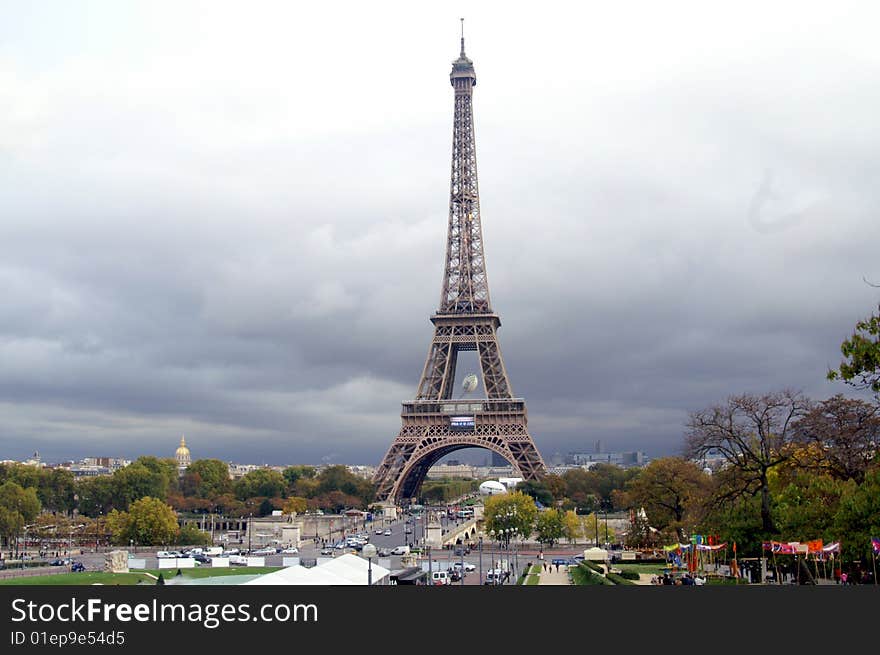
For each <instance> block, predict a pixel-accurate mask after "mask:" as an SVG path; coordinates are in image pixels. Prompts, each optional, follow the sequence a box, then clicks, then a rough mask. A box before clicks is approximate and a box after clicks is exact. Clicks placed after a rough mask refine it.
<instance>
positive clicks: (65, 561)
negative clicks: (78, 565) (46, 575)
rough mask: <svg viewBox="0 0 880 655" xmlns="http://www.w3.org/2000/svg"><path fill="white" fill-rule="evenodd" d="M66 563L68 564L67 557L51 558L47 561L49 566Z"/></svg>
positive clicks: (65, 564) (64, 564)
mask: <svg viewBox="0 0 880 655" xmlns="http://www.w3.org/2000/svg"><path fill="white" fill-rule="evenodd" d="M68 564H70V560H69V559H53V560H52V561H51V562H49V566H67V565H68Z"/></svg>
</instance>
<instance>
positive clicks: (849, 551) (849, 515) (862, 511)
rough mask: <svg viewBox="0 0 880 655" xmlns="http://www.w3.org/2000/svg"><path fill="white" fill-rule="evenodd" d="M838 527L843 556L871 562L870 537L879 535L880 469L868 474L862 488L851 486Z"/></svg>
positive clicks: (837, 517) (837, 523)
mask: <svg viewBox="0 0 880 655" xmlns="http://www.w3.org/2000/svg"><path fill="white" fill-rule="evenodd" d="M835 525H836V533H837V534H838V535H840V536H841V543H842V547H843V555H844V557H847V558H850V559H861V560H862V561H865V562H867V561H869V558H870V555H871V552H870V549H871V538H872V537H876V536H878V535H880V470H873V471H871V472H869V473H868V474H867V475H865V479H864V481H863V482H862V483H861V484H860V485H854V484H852V483H850V484H849V485H848V487H847V490H846V492H845V493H844V494H843V496H842V497H841V499H840V508H839V509H838V512H837V515H836V517H835Z"/></svg>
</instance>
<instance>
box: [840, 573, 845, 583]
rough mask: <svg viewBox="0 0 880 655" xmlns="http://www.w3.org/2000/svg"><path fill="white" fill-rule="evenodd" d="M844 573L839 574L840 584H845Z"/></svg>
mask: <svg viewBox="0 0 880 655" xmlns="http://www.w3.org/2000/svg"><path fill="white" fill-rule="evenodd" d="M846 577H847V576H846V572H843V573H841V574H840V584H846Z"/></svg>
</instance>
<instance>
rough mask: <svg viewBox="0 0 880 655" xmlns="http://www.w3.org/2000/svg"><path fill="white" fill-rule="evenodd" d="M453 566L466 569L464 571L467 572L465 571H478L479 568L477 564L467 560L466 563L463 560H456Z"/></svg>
mask: <svg viewBox="0 0 880 655" xmlns="http://www.w3.org/2000/svg"><path fill="white" fill-rule="evenodd" d="M452 567H453V568H455V569H464V572H465V573H469V572H470V571H476V570H477V567H476V565H475V564H471V563H470V562H465V563H464V565H462V563H461V562H454V563H453V564H452Z"/></svg>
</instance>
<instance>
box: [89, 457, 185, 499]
mask: <svg viewBox="0 0 880 655" xmlns="http://www.w3.org/2000/svg"><path fill="white" fill-rule="evenodd" d="M177 478H178V475H177V464H176V463H175V462H174V460H171V459H159V458H158V457H152V456H142V457H138V458H137V459H136V460H135V461H134V462H132V463H131V464H129V465H128V466H126V467H125V468H123V469H119V470H118V471H116V472H115V473H114V474H113V475H112V477H111V479H112V482H113V500H112V506H113V507H115V508H117V509H128V507H129V505H131V503H132V502H134V501H135V500H137V499H138V498H143V497H145V496H150V497H151V498H162V499H165V498H167V497H168V494H169V492H171V491H172V490H173V489H176V487H177ZM107 509H108V508H107V507H103V511H107ZM98 511H102V509H101V508H99V510H98Z"/></svg>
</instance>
